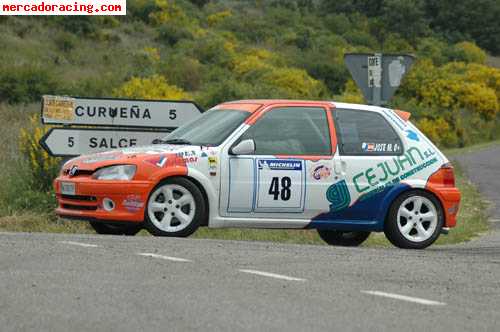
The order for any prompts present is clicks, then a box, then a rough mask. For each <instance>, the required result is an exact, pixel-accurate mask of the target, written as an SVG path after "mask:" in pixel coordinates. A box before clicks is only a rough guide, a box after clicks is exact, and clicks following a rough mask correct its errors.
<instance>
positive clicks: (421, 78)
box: [402, 60, 500, 120]
mask: <svg viewBox="0 0 500 332" xmlns="http://www.w3.org/2000/svg"><path fill="white" fill-rule="evenodd" d="M402 90H403V93H405V94H407V95H412V96H415V97H416V99H417V100H418V101H419V102H420V103H421V104H422V105H424V106H427V107H431V108H439V109H446V110H449V111H451V112H458V110H460V109H468V110H470V111H472V112H473V113H477V114H480V115H481V116H483V117H484V118H485V119H487V120H491V119H493V118H494V117H495V116H496V115H497V114H498V112H499V110H500V102H499V100H500V69H497V68H492V67H488V66H485V65H481V64H477V63H470V64H466V63H463V62H453V63H449V64H447V65H445V66H442V67H436V66H434V64H432V62H431V61H429V60H424V61H420V62H419V63H418V64H417V65H416V66H415V68H413V69H412V70H411V71H410V72H409V74H408V76H407V77H406V79H405V83H404V86H403V87H402Z"/></svg>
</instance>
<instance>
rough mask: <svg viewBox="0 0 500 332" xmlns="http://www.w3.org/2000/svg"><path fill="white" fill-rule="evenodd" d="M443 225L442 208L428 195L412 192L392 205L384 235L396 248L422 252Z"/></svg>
mask: <svg viewBox="0 0 500 332" xmlns="http://www.w3.org/2000/svg"><path fill="white" fill-rule="evenodd" d="M443 224H444V214H443V208H442V207H441V203H440V202H439V200H438V199H437V198H436V197H435V196H434V195H432V194H431V193H429V192H426V191H423V190H412V191H408V192H405V193H403V194H401V195H400V196H398V197H397V198H396V199H395V200H394V202H393V203H392V205H391V208H390V210H389V214H388V216H387V219H386V221H385V225H384V233H385V236H386V237H387V239H388V240H389V241H390V242H391V243H392V244H394V245H395V246H396V247H399V248H403V249H425V248H427V247H428V246H430V245H431V244H433V243H434V242H435V241H436V240H437V239H438V237H439V235H440V233H441V229H442V227H443Z"/></svg>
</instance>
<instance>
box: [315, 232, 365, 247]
mask: <svg viewBox="0 0 500 332" xmlns="http://www.w3.org/2000/svg"><path fill="white" fill-rule="evenodd" d="M318 233H319V236H320V237H321V239H323V241H325V242H326V243H328V244H329V245H332V246H341V247H357V246H359V245H361V243H363V242H364V241H365V240H366V239H368V237H369V236H370V232H342V231H334V230H327V229H318Z"/></svg>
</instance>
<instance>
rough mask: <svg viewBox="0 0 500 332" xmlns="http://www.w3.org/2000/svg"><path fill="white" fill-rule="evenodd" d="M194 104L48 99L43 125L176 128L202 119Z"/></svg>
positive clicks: (43, 110)
mask: <svg viewBox="0 0 500 332" xmlns="http://www.w3.org/2000/svg"><path fill="white" fill-rule="evenodd" d="M201 112H202V110H201V108H200V107H199V106H198V105H196V104H195V103H193V102H190V101H158V100H129V99H109V98H107V99H105V98H103V99H99V98H91V99H90V98H74V97H59V96H44V97H43V105H42V123H44V124H62V125H90V126H108V127H109V126H117V127H148V128H176V127H179V126H181V125H183V124H185V123H187V122H189V121H191V120H193V119H195V118H196V117H198V116H200V114H201Z"/></svg>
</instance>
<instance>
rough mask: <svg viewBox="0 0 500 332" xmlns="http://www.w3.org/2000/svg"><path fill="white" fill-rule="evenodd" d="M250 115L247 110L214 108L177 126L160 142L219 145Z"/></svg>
mask: <svg viewBox="0 0 500 332" xmlns="http://www.w3.org/2000/svg"><path fill="white" fill-rule="evenodd" d="M249 115H250V112H246V111H240V110H220V109H217V110H215V109H213V110H210V111H207V112H205V113H203V114H202V115H201V116H200V117H199V118H197V119H195V120H193V121H191V122H188V123H187V124H185V125H183V126H181V127H179V128H177V129H176V130H174V131H173V132H171V133H170V134H169V135H168V136H166V137H164V138H163V139H161V141H160V143H168V144H191V145H205V146H217V145H219V144H221V143H222V142H223V141H224V140H225V139H226V138H227V137H228V136H229V135H230V134H231V133H232V132H233V131H234V130H235V129H236V128H238V127H239V126H240V125H241V124H242V123H243V121H245V119H246V118H248V116H249Z"/></svg>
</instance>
